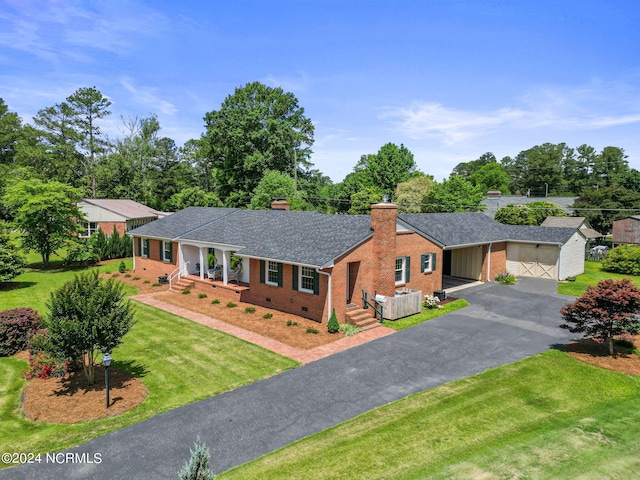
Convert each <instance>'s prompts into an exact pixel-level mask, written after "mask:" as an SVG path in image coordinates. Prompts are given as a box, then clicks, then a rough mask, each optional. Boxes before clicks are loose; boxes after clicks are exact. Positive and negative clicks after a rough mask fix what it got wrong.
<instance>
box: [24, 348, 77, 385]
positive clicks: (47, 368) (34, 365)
mask: <svg viewBox="0 0 640 480" xmlns="http://www.w3.org/2000/svg"><path fill="white" fill-rule="evenodd" d="M69 365H70V363H69V362H64V361H60V360H57V359H55V358H52V357H51V356H50V355H48V354H46V353H45V352H38V353H36V354H35V355H33V354H31V355H29V370H28V371H26V372H22V374H23V375H24V378H26V379H27V380H32V379H34V378H41V379H43V380H48V379H49V378H56V377H64V376H65V375H66V374H67V373H69Z"/></svg>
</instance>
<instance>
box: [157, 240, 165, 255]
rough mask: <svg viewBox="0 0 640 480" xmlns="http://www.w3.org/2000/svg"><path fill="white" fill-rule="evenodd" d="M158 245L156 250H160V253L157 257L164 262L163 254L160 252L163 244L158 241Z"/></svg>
mask: <svg viewBox="0 0 640 480" xmlns="http://www.w3.org/2000/svg"><path fill="white" fill-rule="evenodd" d="M158 245H159V248H158V250H160V252H159V255H158V256H159V257H160V260H164V258H163V257H164V254H163V252H162V250H163V248H164V242H163V241H162V240H158Z"/></svg>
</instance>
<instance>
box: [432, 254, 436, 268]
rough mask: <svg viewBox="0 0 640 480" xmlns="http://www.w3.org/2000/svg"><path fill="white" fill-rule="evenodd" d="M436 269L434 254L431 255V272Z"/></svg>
mask: <svg viewBox="0 0 640 480" xmlns="http://www.w3.org/2000/svg"><path fill="white" fill-rule="evenodd" d="M435 269H436V254H435V253H432V254H431V270H435Z"/></svg>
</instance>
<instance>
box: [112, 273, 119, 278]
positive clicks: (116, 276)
mask: <svg viewBox="0 0 640 480" xmlns="http://www.w3.org/2000/svg"><path fill="white" fill-rule="evenodd" d="M119 276H120V274H119V273H114V274H113V275H111V278H118V277H119Z"/></svg>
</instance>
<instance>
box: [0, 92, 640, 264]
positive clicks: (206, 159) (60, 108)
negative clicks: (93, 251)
mask: <svg viewBox="0 0 640 480" xmlns="http://www.w3.org/2000/svg"><path fill="white" fill-rule="evenodd" d="M111 107H112V104H111V101H110V100H109V99H108V97H106V96H105V95H103V94H102V92H100V91H99V90H97V89H96V88H95V87H85V88H79V89H78V90H76V91H75V92H73V93H72V94H71V95H69V96H68V97H67V98H66V99H64V100H63V101H61V102H59V103H57V104H55V105H52V106H48V107H44V108H42V109H41V110H39V111H38V112H37V114H36V115H35V116H34V117H33V119H32V122H31V123H28V124H24V123H23V120H22V119H21V118H20V117H19V116H18V115H17V114H16V113H15V112H10V111H9V107H8V106H7V105H6V104H5V103H4V101H3V100H2V99H0V219H5V220H15V219H16V218H20V217H21V215H22V216H23V217H24V215H23V214H24V212H22V214H21V213H20V212H21V208H24V204H23V203H22V202H23V201H24V198H25V197H24V195H25V192H29V193H28V194H29V196H30V198H39V197H47V198H49V199H50V200H51V199H57V200H53V201H57V202H59V201H60V198H66V199H67V200H68V201H76V200H77V199H79V198H82V197H96V198H129V199H132V200H135V201H138V202H140V203H143V204H145V205H148V206H150V207H153V208H155V209H158V210H165V211H177V210H180V209H182V208H185V207H188V206H192V205H194V206H227V207H243V208H253V209H265V208H269V206H270V203H271V201H272V200H273V199H274V198H286V199H288V200H289V201H290V202H291V205H292V209H296V210H315V211H322V212H329V213H346V214H359V213H368V211H369V205H370V204H371V203H373V202H378V201H380V200H381V199H382V198H383V197H384V196H387V197H388V198H389V200H391V201H394V202H396V203H397V204H398V206H399V209H400V211H402V212H451V211H478V210H482V209H483V207H482V203H481V202H482V200H483V198H485V196H486V193H487V191H489V190H499V191H501V192H502V193H504V194H507V193H512V194H521V195H531V196H546V195H576V196H579V200H578V201H577V202H576V208H580V209H581V210H578V213H579V214H583V212H585V213H584V216H587V218H589V219H590V221H591V223H592V225H593V226H594V228H598V227H597V226H596V225H600V226H601V228H602V230H603V231H607V230H608V229H610V223H611V221H612V218H613V217H615V216H616V215H617V216H624V215H625V214H628V212H629V211H630V210H628V209H630V208H634V207H637V206H638V205H640V202H638V195H640V194H639V193H638V192H640V172H638V171H637V170H635V169H633V168H630V167H629V164H628V160H627V156H626V155H625V153H624V150H623V149H622V148H619V147H613V146H608V147H605V148H604V149H603V150H602V151H600V152H597V151H596V150H595V149H594V148H593V147H590V146H588V145H581V146H579V147H577V148H571V147H569V146H568V145H566V144H564V143H560V144H551V143H545V144H543V145H540V146H534V147H532V148H529V149H528V150H524V151H522V152H520V153H518V154H517V155H516V156H515V157H513V158H512V157H505V158H503V159H501V160H500V161H498V160H497V159H496V157H495V156H494V155H493V154H492V153H490V152H487V153H485V154H483V155H481V156H480V157H479V158H478V159H476V160H471V161H468V162H463V163H460V164H458V165H457V166H456V167H455V168H454V169H453V171H452V172H451V175H450V176H449V178H448V179H445V180H443V181H441V182H437V181H435V180H434V178H433V176H431V175H429V174H427V173H424V172H421V171H420V170H419V169H418V168H417V164H416V161H415V158H414V155H413V153H412V152H411V151H410V150H409V149H408V148H407V147H406V146H404V145H402V144H400V145H397V144H394V143H386V144H384V145H382V146H381V147H380V148H379V150H378V151H377V152H375V153H367V154H363V155H362V156H361V157H360V159H359V161H357V162H356V164H355V166H354V167H353V170H352V172H351V173H349V174H348V175H347V176H346V177H345V178H344V179H343V180H342V181H341V182H338V183H334V182H332V181H331V179H330V178H329V177H327V176H326V175H324V174H323V173H322V172H321V171H320V170H319V169H317V168H315V167H314V165H313V163H312V162H311V158H312V153H313V152H312V149H311V148H312V146H313V143H314V125H313V123H312V121H311V120H310V119H309V118H307V116H306V115H305V111H304V108H303V107H301V106H300V105H299V102H298V99H297V98H296V97H295V95H293V94H292V93H289V92H285V91H283V90H282V89H281V88H273V87H269V86H266V85H263V84H261V83H259V82H252V83H248V84H246V85H244V86H242V87H238V88H236V89H235V91H234V92H233V93H232V94H229V95H228V96H227V97H226V98H225V99H224V101H223V102H222V103H221V105H220V107H219V108H218V109H217V110H212V111H210V112H208V113H207V114H206V115H205V116H204V119H203V120H204V132H203V133H202V135H201V136H200V138H197V139H192V140H189V141H187V142H186V143H185V144H184V145H182V146H178V145H177V144H176V142H175V141H174V140H173V139H171V138H169V137H166V136H163V135H162V133H161V130H162V129H161V126H160V122H159V120H158V118H157V117H156V116H155V115H153V114H151V115H149V116H148V117H135V118H124V117H121V128H120V130H121V132H122V134H121V135H120V136H119V137H117V138H109V137H108V136H107V135H106V134H105V133H104V131H103V126H104V122H105V119H107V118H108V117H109V116H110V115H112V112H111V110H110V109H111ZM37 188H40V189H41V190H37ZM52 189H53V190H52ZM40 200H41V201H43V202H44V201H45V200H44V198H40ZM591 208H594V210H590V209H591ZM602 208H607V209H609V210H607V211H602V210H599V209H602ZM42 210H45V209H44V208H42ZM56 211H57V212H58V213H60V214H62V215H68V214H69V212H68V211H65V210H64V209H63V208H62V207H60V206H59V205H57V206H56ZM614 211H615V212H616V213H615V214H612V213H611V212H614ZM607 212H609V213H607ZM25 225H26V224H25ZM25 225H23V227H25ZM65 225H66V224H65ZM21 228H22V227H21ZM69 228H71V227H69ZM22 229H23V230H24V228H22ZM105 233H108V232H105ZM56 235H57V233H56V232H55V231H52V232H51V235H50V236H51V237H56ZM65 235H66V234H65ZM63 236H64V235H63ZM62 243H64V242H62ZM60 245H61V241H58V240H57V239H56V240H55V241H53V242H51V245H48V246H47V244H46V242H45V243H44V244H43V246H42V247H41V248H42V250H43V251H42V253H43V258H45V257H47V258H48V256H49V255H50V254H51V253H52V252H53V251H55V249H56V248H60V247H59V246H60ZM25 246H26V247H27V248H28V247H30V246H31V247H33V245H29V242H28V241H26V243H25Z"/></svg>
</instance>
